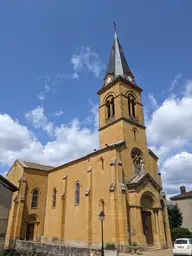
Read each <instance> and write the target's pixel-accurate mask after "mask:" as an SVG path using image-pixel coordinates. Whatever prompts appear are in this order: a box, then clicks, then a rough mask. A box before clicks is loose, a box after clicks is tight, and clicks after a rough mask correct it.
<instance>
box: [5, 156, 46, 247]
mask: <svg viewBox="0 0 192 256" xmlns="http://www.w3.org/2000/svg"><path fill="white" fill-rule="evenodd" d="M47 175H48V172H45V171H40V170H33V169H24V168H23V167H22V166H21V164H20V163H19V161H16V162H15V163H14V165H13V166H12V168H11V169H10V171H9V173H8V175H7V179H8V180H10V181H11V182H12V183H13V184H15V185H16V186H17V187H19V192H15V193H14V194H13V197H12V204H11V209H10V213H9V221H8V231H7V237H6V247H8V246H9V240H13V239H16V238H21V239H25V235H26V223H27V220H28V218H29V216H30V215H35V216H37V217H38V221H39V224H38V225H36V227H35V232H34V233H35V234H34V239H36V238H37V237H39V236H41V235H42V232H43V223H44V210H45V200H46V188H47ZM34 188H38V190H39V192H40V194H39V200H38V207H37V209H32V208H31V200H32V193H31V192H32V190H33V189H34Z"/></svg>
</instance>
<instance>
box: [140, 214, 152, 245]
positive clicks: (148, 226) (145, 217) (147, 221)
mask: <svg viewBox="0 0 192 256" xmlns="http://www.w3.org/2000/svg"><path fill="white" fill-rule="evenodd" d="M142 221H143V232H144V235H145V237H146V242H147V244H148V245H149V246H153V245H154V241H153V230H152V222H151V212H150V211H142Z"/></svg>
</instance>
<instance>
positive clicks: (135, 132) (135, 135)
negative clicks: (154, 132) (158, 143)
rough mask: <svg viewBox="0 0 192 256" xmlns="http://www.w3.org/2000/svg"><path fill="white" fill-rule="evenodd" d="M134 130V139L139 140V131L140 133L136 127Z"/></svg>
mask: <svg viewBox="0 0 192 256" xmlns="http://www.w3.org/2000/svg"><path fill="white" fill-rule="evenodd" d="M132 131H133V137H134V140H137V133H138V130H137V129H136V128H135V127H134V128H133V130H132Z"/></svg>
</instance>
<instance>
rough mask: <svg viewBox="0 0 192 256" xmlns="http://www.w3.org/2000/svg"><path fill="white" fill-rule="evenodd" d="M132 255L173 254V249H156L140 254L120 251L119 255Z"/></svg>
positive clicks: (161, 255) (155, 255) (158, 255)
mask: <svg viewBox="0 0 192 256" xmlns="http://www.w3.org/2000/svg"><path fill="white" fill-rule="evenodd" d="M130 255H133V256H134V255H143V256H172V255H173V253H172V249H167V250H156V251H146V252H142V253H138V254H130V253H119V256H130Z"/></svg>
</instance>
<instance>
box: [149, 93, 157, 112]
mask: <svg viewBox="0 0 192 256" xmlns="http://www.w3.org/2000/svg"><path fill="white" fill-rule="evenodd" d="M148 98H149V103H150V104H151V106H152V108H153V109H156V108H157V100H156V99H155V97H154V95H153V94H151V93H149V94H148Z"/></svg>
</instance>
